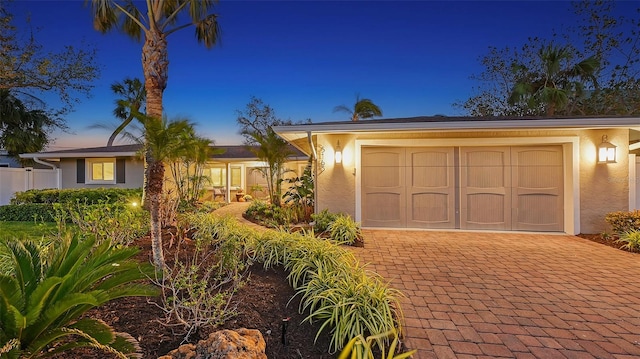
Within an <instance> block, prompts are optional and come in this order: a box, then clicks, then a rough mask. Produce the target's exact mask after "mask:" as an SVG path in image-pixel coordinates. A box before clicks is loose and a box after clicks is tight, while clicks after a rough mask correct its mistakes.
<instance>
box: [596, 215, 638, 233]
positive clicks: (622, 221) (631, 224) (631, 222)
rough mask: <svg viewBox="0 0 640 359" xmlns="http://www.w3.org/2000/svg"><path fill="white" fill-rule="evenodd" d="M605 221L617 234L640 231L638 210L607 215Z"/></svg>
mask: <svg viewBox="0 0 640 359" xmlns="http://www.w3.org/2000/svg"><path fill="white" fill-rule="evenodd" d="M605 220H606V221H607V223H609V224H610V225H611V228H612V229H613V231H614V232H615V233H617V234H622V233H626V232H629V231H631V230H636V231H640V210H636V211H618V212H611V213H607V215H606V217H605Z"/></svg>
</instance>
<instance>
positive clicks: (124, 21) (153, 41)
mask: <svg viewBox="0 0 640 359" xmlns="http://www.w3.org/2000/svg"><path fill="white" fill-rule="evenodd" d="M86 1H87V2H88V1H89V0H86ZM216 2H217V1H216V0H145V2H144V3H145V4H146V8H143V9H139V8H138V6H137V4H139V3H138V2H134V1H129V0H91V10H92V14H93V26H94V28H95V29H96V30H98V31H100V32H102V33H106V32H108V31H110V30H113V29H116V28H117V29H119V30H122V31H123V32H124V33H125V34H127V35H128V36H129V37H131V38H134V39H136V40H138V41H140V40H141V38H142V37H143V36H144V45H143V47H142V70H143V73H144V87H145V90H146V92H147V115H148V116H149V117H151V118H155V119H157V120H158V121H161V119H162V115H163V108H162V95H163V92H164V90H165V88H166V87H167V80H168V77H169V75H168V70H169V56H168V50H167V37H168V36H169V35H171V34H172V33H174V32H176V31H178V30H181V29H183V28H186V27H189V26H194V27H195V35H196V39H197V40H198V42H200V43H203V44H204V45H205V46H206V47H207V48H211V47H213V45H215V44H216V43H217V41H218V38H219V34H220V29H219V27H218V21H217V15H215V14H209V11H210V10H211V9H213V5H214V3H216ZM179 14H187V15H188V17H189V19H190V21H187V22H184V23H179V22H178V15H179Z"/></svg>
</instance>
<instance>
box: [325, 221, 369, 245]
mask: <svg viewBox="0 0 640 359" xmlns="http://www.w3.org/2000/svg"><path fill="white" fill-rule="evenodd" d="M328 230H329V233H330V237H331V239H333V240H334V241H336V242H337V243H338V244H348V245H355V244H358V245H362V244H363V242H362V231H361V230H360V225H359V224H358V223H356V222H355V221H354V220H353V219H351V217H350V216H349V215H338V216H337V217H336V219H335V220H334V221H333V222H331V224H330V225H329V228H328Z"/></svg>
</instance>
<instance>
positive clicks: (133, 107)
mask: <svg viewBox="0 0 640 359" xmlns="http://www.w3.org/2000/svg"><path fill="white" fill-rule="evenodd" d="M111 91H113V93H114V94H115V95H116V96H120V97H121V98H120V99H118V100H116V108H115V109H114V110H113V114H114V116H116V118H118V119H120V120H122V123H120V125H119V126H118V127H117V128H116V129H115V130H114V131H113V133H112V134H111V136H109V140H108V141H107V147H111V146H112V145H113V141H114V140H115V139H116V137H117V136H118V135H119V134H120V133H121V132H122V131H123V130H124V129H125V128H126V127H127V126H128V125H129V124H130V123H131V121H133V119H134V118H135V114H136V113H140V108H141V107H143V106H144V104H145V101H146V98H147V92H146V91H145V90H144V86H143V85H142V81H140V79H138V78H133V79H132V78H129V77H127V78H126V79H124V81H122V82H114V83H113V84H111Z"/></svg>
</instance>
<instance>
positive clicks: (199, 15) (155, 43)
mask: <svg viewBox="0 0 640 359" xmlns="http://www.w3.org/2000/svg"><path fill="white" fill-rule="evenodd" d="M89 1H91V10H92V14H93V26H94V28H95V29H96V30H98V31H100V32H102V33H106V32H108V31H110V30H113V29H119V30H122V31H123V32H124V33H125V34H127V35H128V36H129V37H131V38H134V39H136V40H138V41H140V40H141V39H142V37H143V36H144V45H143V46H142V71H143V74H144V87H145V91H146V94H147V103H146V114H147V116H146V117H145V131H146V133H147V134H148V135H149V136H151V135H152V134H149V128H151V127H153V126H162V124H163V123H164V122H165V121H163V120H162V115H163V107H162V95H163V93H164V90H165V88H166V87H167V81H168V78H169V73H168V71H169V55H168V50H167V37H168V36H169V35H171V34H173V33H174V32H176V31H179V30H181V29H184V28H186V27H189V26H194V28H195V36H196V39H197V41H198V42H200V43H203V44H204V45H205V46H206V47H207V48H211V47H213V45H215V44H216V43H217V42H218V38H219V34H220V29H219V26H218V20H217V15H215V14H210V13H209V12H210V10H212V9H213V6H214V4H215V3H216V2H217V1H216V0H145V1H144V2H134V1H130V0H85V2H87V3H88V2H89ZM138 4H145V5H146V6H144V5H143V8H142V9H140V8H138ZM180 14H186V15H187V16H188V18H189V20H190V21H186V22H179V20H178V15H180ZM152 122H156V124H155V125H151V123H152ZM148 127H149V128H148ZM165 130H166V128H165ZM149 136H146V137H147V140H148V139H149ZM146 146H147V151H146V154H145V160H146V162H147V171H146V178H147V180H146V182H145V197H146V198H145V199H146V200H145V199H143V201H144V202H145V203H147V202H150V203H149V207H150V208H149V209H150V211H151V240H152V243H153V252H154V263H155V264H156V265H157V266H162V267H164V258H163V256H162V237H161V234H160V221H159V203H160V202H159V200H160V196H161V194H162V187H163V181H164V163H163V161H162V159H160V160H158V159H156V158H155V157H153V155H154V151H153V149H152V147H151V145H150V144H146ZM156 150H159V148H156ZM158 154H164V151H160V152H159V153H158ZM159 173H161V174H162V176H159V175H158V174H159ZM145 206H146V204H145ZM154 216H155V220H154Z"/></svg>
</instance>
